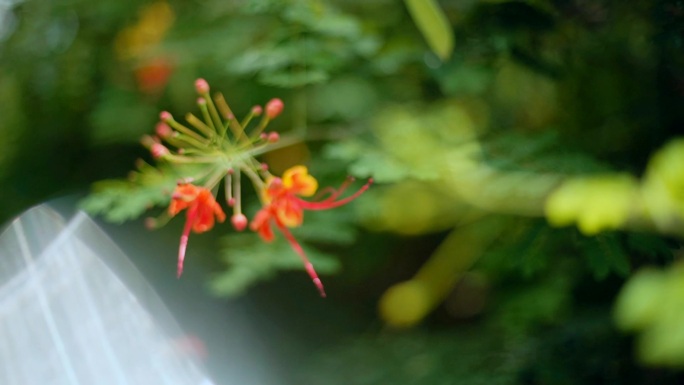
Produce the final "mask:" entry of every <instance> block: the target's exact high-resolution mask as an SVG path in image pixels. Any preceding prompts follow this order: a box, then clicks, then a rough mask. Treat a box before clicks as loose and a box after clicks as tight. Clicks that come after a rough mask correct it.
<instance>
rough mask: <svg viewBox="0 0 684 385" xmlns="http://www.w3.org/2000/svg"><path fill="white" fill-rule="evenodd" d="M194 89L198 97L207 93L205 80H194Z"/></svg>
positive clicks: (207, 87) (207, 86)
mask: <svg viewBox="0 0 684 385" xmlns="http://www.w3.org/2000/svg"><path fill="white" fill-rule="evenodd" d="M195 89H196V90H197V93H198V94H200V95H204V94H206V93H209V83H207V81H206V80H204V79H202V78H199V79H197V80H195Z"/></svg>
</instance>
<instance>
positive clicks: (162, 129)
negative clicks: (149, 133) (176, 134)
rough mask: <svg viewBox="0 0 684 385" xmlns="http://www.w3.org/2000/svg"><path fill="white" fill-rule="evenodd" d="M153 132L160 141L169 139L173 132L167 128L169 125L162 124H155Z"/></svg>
mask: <svg viewBox="0 0 684 385" xmlns="http://www.w3.org/2000/svg"><path fill="white" fill-rule="evenodd" d="M154 131H155V132H156V133H157V136H159V137H160V138H162V139H166V138H169V137H171V136H172V135H173V130H172V129H171V127H169V125H168V124H166V123H164V122H159V123H157V126H156V127H155V128H154Z"/></svg>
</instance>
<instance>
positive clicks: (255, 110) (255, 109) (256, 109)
mask: <svg viewBox="0 0 684 385" xmlns="http://www.w3.org/2000/svg"><path fill="white" fill-rule="evenodd" d="M263 112H264V109H263V108H261V106H254V107H252V114H253V115H254V116H261V114H262V113H263Z"/></svg>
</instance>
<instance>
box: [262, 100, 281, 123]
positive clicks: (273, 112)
mask: <svg viewBox="0 0 684 385" xmlns="http://www.w3.org/2000/svg"><path fill="white" fill-rule="evenodd" d="M284 107H285V105H284V104H283V101H282V100H280V99H278V98H276V99H271V100H269V102H268V103H266V116H268V118H269V119H274V118H275V117H276V116H278V115H280V113H281V112H283V108H284Z"/></svg>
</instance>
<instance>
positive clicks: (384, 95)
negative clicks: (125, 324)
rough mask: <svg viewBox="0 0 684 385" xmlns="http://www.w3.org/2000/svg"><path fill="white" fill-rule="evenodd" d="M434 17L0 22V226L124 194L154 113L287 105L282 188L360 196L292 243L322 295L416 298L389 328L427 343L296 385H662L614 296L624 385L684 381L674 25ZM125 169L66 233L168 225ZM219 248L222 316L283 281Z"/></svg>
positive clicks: (33, 0) (440, 10) (517, 10)
mask: <svg viewBox="0 0 684 385" xmlns="http://www.w3.org/2000/svg"><path fill="white" fill-rule="evenodd" d="M409 3H412V4H414V5H415V4H417V3H420V2H409ZM429 3H430V6H434V7H432V8H431V9H430V10H429V12H428V13H430V14H431V15H432V16H430V17H431V18H432V19H430V18H426V16H425V14H426V12H427V11H425V10H423V11H420V10H418V11H416V9H413V8H411V9H407V8H406V5H407V4H405V3H402V2H392V1H387V0H377V1H359V0H352V1H342V0H287V1H276V0H242V1H221V0H204V1H201V2H200V1H169V2H168V3H165V2H161V3H159V2H158V3H149V2H145V3H140V2H135V1H130V0H123V1H121V0H119V1H114V0H107V1H99V2H95V3H93V2H88V1H84V0H61V1H52V2H46V1H38V0H24V1H12V2H9V3H7V4H8V5H0V58H2V60H0V134H2V136H3V138H4V144H5V146H4V148H3V151H2V152H0V178H1V179H2V182H3V186H4V187H5V188H4V189H3V192H2V194H3V199H2V200H0V215H2V217H3V218H4V219H9V218H10V217H11V216H12V215H14V214H17V213H18V212H20V211H21V210H22V209H24V208H27V207H28V206H30V205H32V204H34V203H37V202H40V201H42V200H45V199H47V198H49V197H53V196H57V195H60V194H65V193H69V192H83V191H85V190H86V189H87V188H88V186H89V185H90V184H91V183H92V182H94V181H97V180H102V179H107V178H122V177H125V176H126V175H127V173H128V171H129V169H130V168H131V167H132V165H133V164H134V161H135V159H136V158H137V157H143V158H147V157H148V155H147V154H145V153H144V151H143V150H142V149H141V148H140V147H139V145H138V143H137V140H138V138H139V137H140V136H141V135H143V134H145V133H148V132H151V131H152V130H153V125H154V122H155V120H156V116H157V112H156V111H160V110H169V111H172V112H174V113H178V114H182V113H184V112H185V111H191V110H192V108H193V107H192V105H193V103H194V100H195V98H196V95H195V94H194V92H193V90H192V81H193V80H194V79H195V78H197V77H200V76H201V77H204V78H206V79H208V80H209V81H210V82H211V84H212V87H213V88H214V89H216V90H220V91H221V92H223V93H224V94H225V96H226V99H227V100H228V101H229V102H230V103H231V106H232V108H233V109H234V110H235V111H238V112H240V113H242V112H245V111H248V110H249V108H251V106H252V105H254V104H260V103H263V102H264V101H265V100H267V99H269V98H271V97H276V96H277V97H280V98H282V99H283V100H284V101H285V105H286V108H285V111H284V117H283V118H282V119H279V120H278V121H276V122H275V123H274V125H275V128H277V129H278V130H279V131H280V132H281V133H282V134H284V135H285V136H289V137H290V138H294V140H299V141H300V143H298V144H297V145H293V146H290V147H286V148H283V149H281V150H279V151H278V152H277V153H272V154H268V156H269V162H270V163H271V164H272V166H273V165H274V166H275V169H274V171H277V170H279V171H282V170H283V169H285V168H286V167H288V166H290V165H292V164H296V163H303V162H307V163H308V165H309V167H310V169H311V171H312V173H313V174H315V175H317V176H318V177H319V178H320V179H321V185H332V186H335V185H336V184H338V183H339V181H341V180H342V179H343V178H344V175H345V174H346V173H347V172H349V173H351V174H353V175H355V176H357V177H368V176H373V178H375V180H376V181H377V182H378V184H377V185H376V186H374V187H373V188H372V189H371V190H370V191H369V192H368V193H367V194H365V195H364V196H363V198H362V199H360V200H358V201H357V202H355V203H354V204H352V205H350V207H348V208H343V209H342V208H341V209H338V210H337V211H335V212H331V213H325V214H324V213H320V215H318V214H319V213H315V214H312V215H310V216H309V214H307V220H306V222H305V223H306V224H305V226H304V227H303V228H301V229H299V232H298V233H297V234H296V235H297V236H298V237H300V238H301V239H302V240H303V241H304V242H305V243H306V247H307V251H309V252H311V253H312V254H311V255H312V260H314V262H315V263H316V265H317V268H319V269H320V271H321V273H333V272H338V275H337V276H336V277H334V279H333V282H334V284H333V285H332V286H333V290H334V291H336V292H338V293H344V292H350V293H352V294H351V295H350V296H353V297H354V298H353V301H351V302H360V303H364V304H371V305H370V306H371V307H373V306H375V305H376V304H377V303H380V302H381V301H382V299H381V298H383V294H382V293H383V292H386V293H390V292H391V290H392V289H393V288H396V287H397V286H393V285H402V284H406V283H407V282H408V283H415V282H430V284H429V285H422V286H419V287H420V290H424V291H425V290H426V292H424V293H422V294H421V295H420V296H418V298H429V299H430V300H429V303H427V305H425V304H419V305H421V306H423V305H425V307H423V308H421V309H422V310H421V313H420V316H419V317H415V318H411V322H409V323H407V324H402V325H399V326H403V327H408V326H416V325H418V324H420V323H423V324H424V325H425V326H422V327H421V328H419V329H417V330H414V331H410V332H406V334H393V333H389V332H387V333H386V334H383V335H382V336H381V337H376V336H375V335H374V334H373V335H371V336H369V335H368V334H367V333H366V334H363V335H359V334H354V335H351V336H350V337H349V338H348V339H346V340H344V341H343V342H339V341H332V342H331V343H330V344H328V345H326V346H323V347H319V349H318V350H314V352H313V353H312V354H311V355H310V357H308V363H307V365H305V367H306V368H308V369H306V370H305V369H301V370H300V369H293V371H297V373H296V375H295V377H297V378H299V381H300V382H296V383H302V382H301V381H304V383H314V382H315V383H321V384H323V383H331V384H334V383H345V384H355V383H359V384H362V383H363V384H373V383H392V382H394V383H397V384H411V383H423V384H441V383H444V384H450V383H468V384H477V383H483V384H484V383H486V384H498V383H501V384H513V383H520V384H586V383H625V384H628V383H633V384H641V383H652V384H674V383H679V382H677V381H680V380H681V375H678V374H676V373H674V372H670V371H667V370H660V371H654V370H651V369H646V368H643V367H640V366H638V364H637V363H635V362H633V361H632V359H631V356H630V354H631V353H630V352H631V349H632V339H629V338H627V337H624V336H621V335H620V334H618V333H617V332H615V330H614V329H613V327H612V325H611V323H610V321H609V320H610V316H611V309H612V304H613V301H614V300H615V298H616V296H617V294H618V292H619V290H620V289H619V288H620V287H621V286H622V285H623V283H625V282H628V284H627V286H625V288H624V291H623V292H622V293H621V294H620V297H619V300H618V302H617V305H616V306H617V307H616V319H617V323H618V325H619V326H620V327H622V328H624V329H625V330H633V331H635V332H637V333H639V335H638V337H637V339H636V341H637V342H636V344H635V345H636V349H635V351H636V352H638V358H640V359H641V361H640V362H642V363H646V364H649V365H654V366H670V367H678V368H681V367H682V362H681V354H680V353H681V349H682V346H684V344H682V343H681V341H680V339H679V338H669V337H667V336H675V337H676V336H679V335H680V334H682V332H684V328H683V327H682V325H684V322H682V321H684V319H682V315H681V314H680V313H681V312H680V311H678V310H676V309H678V308H681V306H679V305H680V302H681V300H682V298H684V292H682V291H681V290H679V287H678V286H677V285H679V283H678V282H679V281H678V278H677V277H678V276H679V275H681V274H680V272H679V270H681V269H680V268H679V267H667V266H670V264H672V262H673V259H675V255H676V253H674V252H673V250H676V249H677V247H679V246H680V245H681V237H682V235H683V234H684V231H683V230H682V229H683V228H684V227H683V226H684V221H683V219H684V209H683V208H684V187H683V186H684V172H683V171H684V169H683V167H684V146H683V145H682V143H683V142H682V139H677V136H678V135H681V133H682V129H681V127H683V126H684V108H682V106H684V50H683V49H682V48H684V47H683V44H684V6H683V5H682V4H681V2H679V1H676V0H639V1H632V2H617V1H595V2H587V1H579V0H527V1H524V0H518V1H506V0H443V1H435V2H432V1H431V2H429ZM159 4H162V6H160V5H159ZM423 6H426V5H425V4H423ZM155 7H157V8H155ZM160 7H161V8H160ZM155 10H156V11H155ZM160 10H164V11H160ZM169 10H170V12H171V13H167V12H168V11H169ZM155 12H157V13H155ZM159 12H162V14H163V15H164V18H163V19H164V20H166V22H165V23H161V22H160V21H159V20H156V19H155V17H154V16H155V15H157V14H158V13H159ZM421 15H422V16H421ZM159 19H162V18H159ZM155 20H156V21H155ZM430 20H432V22H431V21H430ZM434 20H443V21H446V23H447V26H446V27H445V26H444V25H441V24H439V23H441V22H435V21H434ZM431 28H432V29H431ZM445 28H446V29H445ZM447 34H449V37H447V36H446V35H447ZM451 39H453V47H454V48H453V49H452V48H451V47H452V46H451V44H450V43H449V41H450V40H451ZM139 166H140V167H139V168H138V172H137V174H133V175H132V176H131V178H130V179H127V180H124V179H117V180H115V181H112V180H110V181H107V182H98V183H96V184H95V185H94V192H95V193H94V195H91V197H90V198H89V199H88V200H86V201H85V203H84V205H85V206H84V207H85V208H87V209H88V210H89V211H91V212H93V213H101V214H103V215H104V217H105V218H106V219H109V220H112V221H117V222H119V221H124V220H127V219H131V218H134V217H137V216H139V215H141V214H143V212H144V211H145V210H147V209H150V208H152V207H155V206H156V207H160V208H163V207H164V206H165V205H166V203H167V202H168V195H167V194H168V191H169V190H170V189H172V188H173V183H174V181H175V179H176V178H177V176H175V175H170V174H168V173H166V172H164V171H163V170H162V171H157V170H155V169H152V168H150V166H149V165H147V164H146V163H141V164H139ZM252 198H253V197H252ZM254 211H255V209H252V210H250V211H249V212H248V214H249V215H250V217H251V215H253V213H254ZM357 225H358V226H360V227H358V226H357ZM225 228H227V226H226V227H221V228H219V229H217V231H222V230H223V229H225ZM360 229H363V231H360ZM473 229H476V230H473ZM162 231H163V230H162ZM378 233H379V234H378ZM224 238H225V239H224V240H223V241H222V242H221V243H218V244H216V245H215V246H216V248H217V251H216V252H215V253H212V254H211V255H205V256H204V261H205V262H204V263H205V264H207V265H208V266H212V267H213V268H216V269H217V270H216V271H215V272H213V274H212V278H211V280H210V283H209V288H210V289H212V290H213V291H214V292H215V293H218V294H221V295H236V294H240V293H244V292H245V290H246V289H247V288H248V287H249V286H251V285H255V284H257V283H258V282H259V281H261V280H264V279H272V278H274V277H275V272H277V271H281V270H290V269H295V268H298V267H299V265H298V263H299V262H298V261H297V260H296V256H295V255H294V254H292V253H291V251H289V250H285V246H286V245H285V244H284V243H282V242H281V243H275V244H273V245H264V244H261V243H259V242H258V241H257V240H256V237H252V236H251V234H249V235H245V234H238V235H235V234H229V235H226V236H225V237H224ZM449 239H452V240H453V239H462V240H464V241H463V242H461V243H458V242H452V243H447V241H448V240H449ZM194 241H195V240H193V242H194ZM280 241H282V240H280ZM197 242H199V240H197ZM445 244H446V245H447V246H448V247H447V246H444V245H445ZM397 245H403V247H401V248H400V247H399V246H397ZM407 245H408V246H407ZM172 258H173V256H169V259H168V262H169V263H173V262H172ZM433 258H435V259H434V260H433ZM437 259H444V260H446V261H448V262H450V263H447V264H437V266H446V268H439V269H433V270H430V269H425V270H423V269H422V268H421V267H420V266H421V265H423V267H426V266H430V263H431V262H433V263H435V260H437ZM217 261H218V262H217ZM649 264H652V265H658V266H664V267H663V268H664V269H665V270H662V271H660V270H658V271H656V270H643V271H642V270H638V269H639V268H641V267H642V266H645V265H649ZM677 266H678V265H677ZM426 271H428V273H425V272H426ZM431 271H433V272H434V271H437V273H434V274H433V273H431ZM468 271H471V272H468ZM634 271H642V272H640V273H637V274H636V275H633V278H631V279H630V278H629V277H630V275H632V274H633V272H634ZM421 272H422V273H421ZM471 273H475V274H477V275H478V276H479V277H481V279H479V280H476V282H477V283H473V282H472V281H471V282H470V283H468V280H467V277H470V275H469V274H471ZM327 278H330V277H325V276H324V277H323V279H324V281H325V280H326V279H327ZM459 278H460V280H459ZM399 287H401V286H399ZM404 287H406V286H404ZM415 287H416V286H410V288H415ZM435 288H436V289H435ZM409 291H410V290H409ZM410 293H413V294H415V291H410ZM332 297H333V298H334V296H332ZM411 298H415V297H411V296H409V295H406V297H404V296H399V298H398V299H397V300H395V301H391V303H392V304H393V305H391V306H394V307H396V309H392V311H394V312H395V313H399V314H401V313H402V312H403V311H404V310H405V309H409V308H410V307H409V305H415V303H410V300H411ZM665 300H666V301H667V303H668V304H670V305H668V306H665V305H659V306H657V308H654V307H653V303H655V302H658V303H660V302H662V301H665ZM336 305H337V304H336ZM466 305H467V306H466ZM339 306H341V307H344V306H352V305H349V304H348V303H344V302H343V301H341V302H340V303H339ZM464 306H465V308H467V309H470V310H468V311H464V310H463V309H464ZM411 309H413V308H411ZM458 309H460V310H458ZM364 316H366V317H367V319H368V323H369V324H372V322H373V319H374V317H375V315H368V313H364ZM383 321H384V322H386V323H388V324H390V325H391V324H392V320H391V319H387V318H383ZM340 322H341V321H340ZM365 330H366V331H367V329H365ZM663 336H666V337H663ZM373 357H375V358H373ZM366 358H367V359H366ZM398 367H399V368H400V370H397V369H396V368H398ZM492 368H495V369H496V370H492ZM340 373H343V374H340ZM678 376H679V377H678Z"/></svg>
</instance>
